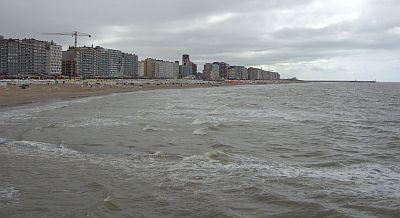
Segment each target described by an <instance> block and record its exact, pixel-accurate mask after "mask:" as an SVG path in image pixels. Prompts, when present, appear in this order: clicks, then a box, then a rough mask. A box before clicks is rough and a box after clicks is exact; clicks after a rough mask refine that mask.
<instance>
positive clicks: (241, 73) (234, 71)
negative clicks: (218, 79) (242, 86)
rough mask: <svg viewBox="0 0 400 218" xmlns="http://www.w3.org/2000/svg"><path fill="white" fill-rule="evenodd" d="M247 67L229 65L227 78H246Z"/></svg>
mask: <svg viewBox="0 0 400 218" xmlns="http://www.w3.org/2000/svg"><path fill="white" fill-rule="evenodd" d="M248 76H249V75H248V72H247V68H246V67H243V66H231V67H229V70H228V79H235V80H247V79H248Z"/></svg>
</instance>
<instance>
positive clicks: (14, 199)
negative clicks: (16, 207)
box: [0, 184, 20, 208]
mask: <svg viewBox="0 0 400 218" xmlns="http://www.w3.org/2000/svg"><path fill="white" fill-rule="evenodd" d="M19 202H20V199H19V190H18V189H16V188H15V187H14V186H13V185H10V184H9V185H1V186H0V208H1V207H5V206H8V205H10V204H18V203H19Z"/></svg>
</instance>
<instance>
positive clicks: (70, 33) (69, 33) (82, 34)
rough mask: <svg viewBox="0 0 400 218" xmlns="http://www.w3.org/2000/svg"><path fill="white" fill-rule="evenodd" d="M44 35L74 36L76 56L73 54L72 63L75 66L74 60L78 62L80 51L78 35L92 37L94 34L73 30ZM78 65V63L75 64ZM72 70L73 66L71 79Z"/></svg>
mask: <svg viewBox="0 0 400 218" xmlns="http://www.w3.org/2000/svg"><path fill="white" fill-rule="evenodd" d="M43 34H44V35H52V36H72V37H74V40H75V43H74V56H73V59H72V60H73V61H72V62H71V65H72V66H73V62H74V61H75V63H76V58H77V53H78V50H77V49H78V36H88V37H89V38H90V37H92V35H90V34H87V33H81V32H78V31H73V32H63V33H43ZM75 67H76V65H75ZM72 71H73V67H71V72H70V75H69V78H70V79H71V77H72Z"/></svg>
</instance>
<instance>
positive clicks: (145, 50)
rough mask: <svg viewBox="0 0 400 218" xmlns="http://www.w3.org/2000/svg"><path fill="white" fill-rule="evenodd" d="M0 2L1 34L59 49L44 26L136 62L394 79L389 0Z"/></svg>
mask: <svg viewBox="0 0 400 218" xmlns="http://www.w3.org/2000/svg"><path fill="white" fill-rule="evenodd" d="M94 5H95V7H94ZM93 7H94V9H93V10H88V9H90V8H93ZM0 8H1V9H0V10H1V13H0V23H1V26H2V30H1V32H0V35H4V37H5V38H30V37H32V38H37V39H42V40H54V41H55V42H56V43H57V44H61V45H62V46H63V48H64V50H65V48H67V47H68V45H71V44H72V43H73V39H72V38H69V37H65V36H46V35H43V34H42V33H44V32H69V31H74V30H77V31H82V32H87V33H89V34H92V35H93V38H90V39H87V38H81V39H79V46H84V45H86V46H91V45H92V43H93V44H94V45H95V46H97V45H98V46H103V47H108V48H113V49H118V50H121V51H125V52H128V53H135V54H137V55H138V56H139V57H140V59H144V58H146V57H154V58H157V59H163V60H171V61H173V60H179V59H180V56H181V54H184V53H188V54H190V55H191V59H192V61H193V62H194V63H196V64H197V65H198V66H203V64H205V63H212V62H215V61H222V62H227V63H230V64H231V65H238V66H246V67H251V66H253V67H259V68H261V67H262V68H263V69H266V70H268V69H271V70H274V71H278V72H280V73H281V75H282V77H283V78H290V77H297V78H300V79H344V80H375V79H376V80H378V81H400V75H399V74H398V72H397V71H398V69H400V67H399V66H400V52H399V50H400V48H399V46H398V45H399V37H398V36H399V35H400V31H399V29H400V25H399V15H397V11H398V9H399V8H400V5H399V3H397V2H396V1H388V0H387V1H369V0H368V1H358V0H355V1H351V2H345V1H324V3H321V2H318V1H311V0H309V1H290V0H287V1H255V0H254V1H252V0H251V1H218V2H212V1H201V2H197V1H178V0H173V1H168V2H164V1H135V2H134V3H132V2H129V1H118V3H115V2H108V1H107V2H105V1H104V2H103V1H85V2H82V3H79V4H78V2H74V1H72V2H57V4H54V1H51V2H50V1H44V0H41V1H35V2H31V1H22V0H21V1H8V0H2V1H0ZM67 8H68V10H67ZM28 9H29V10H28ZM150 12H151V13H150ZM36 14H43V15H45V16H37V15H36ZM9 17H16V18H15V19H13V20H12V22H10V21H9ZM28 18H29V19H28ZM28 20H29V22H27V21H28ZM198 71H200V69H199V70H198Z"/></svg>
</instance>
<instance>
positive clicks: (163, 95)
mask: <svg viewBox="0 0 400 218" xmlns="http://www.w3.org/2000/svg"><path fill="white" fill-rule="evenodd" d="M399 156H400V84H398V83H376V84H358V83H349V84H345V83H343V84H339V83H331V84H329V83H327V84H322V83H321V84H318V83H313V84H311V83H310V84H287V85H259V86H234V87H218V88H198V89H178V90H155V91H143V92H134V93H124V94H113V95H108V96H102V97H91V98H83V99H78V100H71V101H58V102H47V103H35V104H30V105H24V106H18V107H13V108H2V109H0V217H294V216H295V217H399V216H400V209H399V208H400V203H399V202H400V163H399V162H400V159H399Z"/></svg>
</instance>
